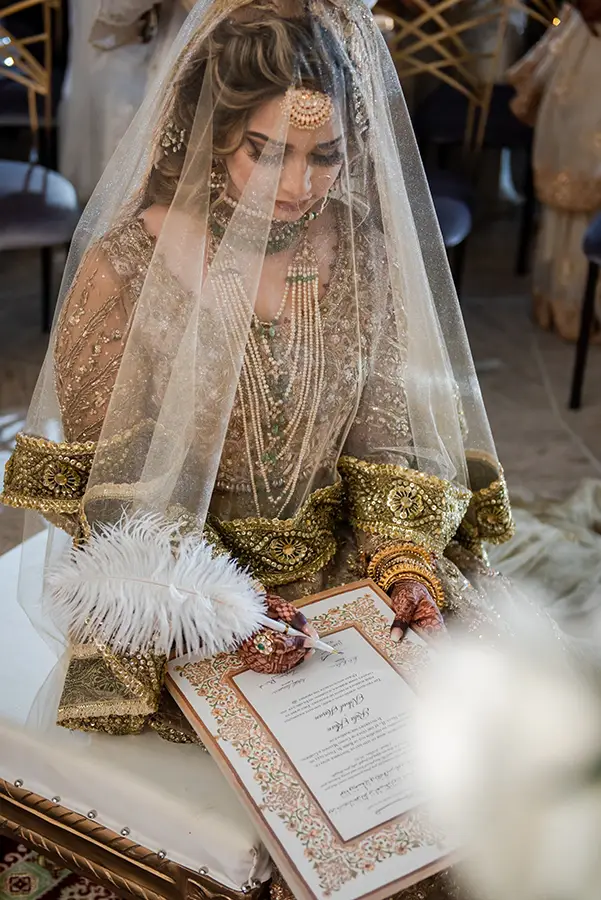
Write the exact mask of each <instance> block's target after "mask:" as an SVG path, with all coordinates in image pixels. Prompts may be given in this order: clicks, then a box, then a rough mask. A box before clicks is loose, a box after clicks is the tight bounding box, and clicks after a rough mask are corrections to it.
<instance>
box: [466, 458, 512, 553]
mask: <svg viewBox="0 0 601 900" xmlns="http://www.w3.org/2000/svg"><path fill="white" fill-rule="evenodd" d="M483 464H484V465H486V464H488V465H489V467H490V466H494V464H493V463H491V462H488V463H487V460H485V459H476V458H475V457H472V458H469V457H468V466H469V469H470V474H471V473H472V471H473V470H474V468H475V467H478V466H482V465H483ZM476 471H477V469H476ZM491 471H494V475H495V476H496V477H495V478H494V479H493V480H492V481H490V480H489V479H487V480H488V482H489V483H488V484H486V486H485V487H482V488H480V489H478V490H475V491H474V492H473V494H472V499H471V502H470V505H469V508H468V511H467V514H466V516H465V517H464V519H463V521H462V523H461V525H460V526H459V529H458V531H457V534H456V539H457V541H458V542H459V543H460V544H461V545H462V546H463V547H465V548H466V549H467V550H469V551H470V552H471V553H474V554H475V555H476V556H478V557H480V558H481V559H483V560H485V561H486V552H485V550H484V547H483V544H484V543H487V544H504V543H505V542H506V541H508V540H509V539H510V538H512V537H513V535H514V533H515V524H514V521H513V517H512V514H511V505H510V502H509V493H508V491H507V483H506V481H505V476H504V474H503V470H502V469H500V468H499V466H498V464H497V465H496V466H494V469H492V470H491ZM480 477H482V476H480ZM489 477H490V476H489ZM476 478H477V475H476ZM476 483H478V481H476Z"/></svg>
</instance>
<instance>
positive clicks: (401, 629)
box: [390, 580, 445, 642]
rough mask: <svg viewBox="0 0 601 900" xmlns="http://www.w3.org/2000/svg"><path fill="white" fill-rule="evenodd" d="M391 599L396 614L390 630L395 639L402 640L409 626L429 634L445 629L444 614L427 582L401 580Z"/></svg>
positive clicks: (391, 593) (394, 588)
mask: <svg viewBox="0 0 601 900" xmlns="http://www.w3.org/2000/svg"><path fill="white" fill-rule="evenodd" d="M390 599H391V600H392V609H393V612H394V615H395V618H394V621H393V623H392V627H391V631H390V635H391V637H392V640H393V641H395V642H398V641H400V640H401V639H402V638H403V637H404V635H405V633H406V631H407V629H408V628H409V627H413V628H416V629H418V630H421V631H425V632H426V633H428V634H432V633H434V632H437V631H444V630H445V624H444V619H443V618H442V614H441V612H440V610H439V609H438V606H437V605H436V603H435V601H434V599H433V598H432V595H431V594H430V591H429V590H428V588H427V587H426V586H425V584H422V583H421V582H419V581H409V580H403V581H399V582H397V583H396V584H395V585H394V586H393V588H392V590H391V592H390Z"/></svg>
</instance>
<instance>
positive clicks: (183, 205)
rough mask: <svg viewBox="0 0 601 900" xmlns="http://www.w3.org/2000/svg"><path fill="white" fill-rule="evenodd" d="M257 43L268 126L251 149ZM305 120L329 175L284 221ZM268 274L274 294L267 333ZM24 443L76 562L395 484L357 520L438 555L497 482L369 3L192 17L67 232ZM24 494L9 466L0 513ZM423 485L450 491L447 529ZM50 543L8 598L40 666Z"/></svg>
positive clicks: (459, 326) (53, 631) (48, 629)
mask: <svg viewBox="0 0 601 900" xmlns="http://www.w3.org/2000/svg"><path fill="white" fill-rule="evenodd" d="M282 21H284V22H286V23H288V28H287V31H286V35H287V37H286V35H281V34H280V31H282V28H283V26H282ZM291 22H292V24H290V23H291ZM266 23H267V24H266ZM266 29H267V31H269V29H271V30H270V31H269V35H268V36H269V38H270V39H269V40H267V38H266ZM250 33H252V34H253V35H254V39H255V40H256V41H258V42H259V43H260V42H261V41H262V40H264V41H265V43H264V47H265V50H264V53H263V55H262V56H260V62H259V63H258V65H259V68H260V70H261V77H262V79H263V82H264V83H265V85H266V87H265V88H264V97H263V98H260V99H262V101H263V102H264V103H265V104H268V103H271V104H272V108H273V109H274V110H276V112H275V113H274V115H273V117H272V129H271V132H270V134H269V136H268V137H269V140H262V139H258V141H257V140H255V143H254V144H253V145H252V146H251V147H246V144H245V143H244V142H245V137H244V134H245V128H246V127H247V121H248V108H249V106H252V104H253V103H255V105H256V100H257V98H256V96H255V95H254V94H253V85H251V84H244V83H237V82H236V78H237V77H239V76H238V74H237V73H239V72H240V71H242V68H243V67H242V62H243V61H244V60H243V52H242V49H241V48H243V47H244V46H245V44H244V41H245V40H247V39H248V35H249V34H250ZM291 34H292V35H293V38H294V40H293V41H292V43H291V40H292V39H291V38H290V35H291ZM261 46H263V44H262V45H261ZM270 48H271V49H270ZM291 48H292V49H291ZM291 91H292V94H291V93H290V92H291ZM290 98H292V99H290ZM276 101H277V103H276ZM274 104H275V105H274ZM303 104H305V106H303ZM278 111H279V112H278ZM303 116H308V120H306V119H304V118H303ZM307 121H308V122H309V126H310V127H312V128H314V129H315V133H316V134H318V133H319V128H321V127H323V128H325V129H326V131H327V135H326V138H327V139H326V138H324V140H323V146H322V145H321V144H319V145H318V148H317V150H311V163H310V164H311V168H312V170H313V171H314V172H315V173H316V176H315V177H318V175H319V173H320V172H321V171H324V172H325V171H326V170H328V171H330V170H331V169H332V168H335V169H336V176H335V178H333V179H332V184H331V185H330V189H329V191H328V192H327V193H325V195H324V197H323V198H322V202H320V203H319V204H317V205H316V206H315V207H312V208H311V210H310V211H309V212H307V213H306V214H305V215H304V216H303V218H302V220H298V218H297V219H289V220H286V217H285V216H284V217H282V214H281V204H280V200H281V197H280V195H279V191H280V190H281V185H282V184H285V182H286V179H289V178H292V177H293V176H294V172H293V169H294V165H295V161H294V158H293V157H292V156H290V153H289V147H288V143H289V141H288V136H289V130H290V129H292V128H293V127H294V128H295V129H296V130H297V131H298V133H299V134H306V133H308V131H307ZM325 133H326V132H325V131H324V134H325ZM243 145H244V146H245V147H246V151H245V152H247V153H248V154H251V153H252V154H253V162H254V163H255V164H254V165H253V166H252V167H251V170H250V173H249V175H248V177H247V178H246V180H245V182H244V184H243V186H242V188H241V189H240V190H239V191H238V196H237V197H236V198H235V201H233V202H232V201H231V198H230V197H227V196H226V189H227V188H226V185H225V182H224V172H226V171H227V166H228V161H229V159H230V156H231V153H232V152H233V151H238V152H240V147H241V146H243ZM278 204H280V206H278ZM282 248H283V250H284V252H283V253H282ZM279 257H281V258H282V259H285V260H286V264H285V265H284V266H283V269H282V274H283V275H284V276H285V278H283V279H282V283H285V285H286V287H285V292H284V295H283V297H282V304H281V307H280V310H275V311H274V310H272V311H271V313H270V314H269V315H266V314H265V311H264V308H263V306H262V303H263V299H264V295H265V294H266V293H269V290H268V288H269V284H267V285H266V280H265V279H266V277H267V274H266V273H269V272H275V271H277V259H278V258H279ZM274 260H276V261H275V262H274ZM267 281H269V279H268V278H267ZM276 307H277V304H276ZM19 440H20V442H21V445H20V446H21V452H26V453H27V454H29V455H28V456H27V459H28V460H29V463H28V466H29V468H28V472H29V474H31V472H35V473H36V476H35V477H36V478H37V479H38V482H36V484H38V488H36V490H38V489H39V492H42V493H43V492H44V491H45V492H46V494H45V495H44V496H45V498H46V499H45V500H44V502H43V503H41V502H38V503H37V504H35V503H33V502H32V503H30V505H31V506H37V509H38V510H40V509H41V510H42V512H44V515H45V516H46V519H47V520H49V521H50V522H51V523H52V526H55V525H59V526H61V528H62V529H63V531H66V532H67V533H69V534H70V535H71V537H75V538H76V539H77V540H80V541H81V540H85V539H86V538H87V537H89V535H90V534H93V533H94V532H95V531H96V530H97V529H98V528H99V527H101V526H107V525H109V526H110V525H114V524H115V523H118V522H119V521H121V520H122V516H123V514H124V512H125V513H126V515H128V516H130V515H141V514H147V513H149V514H150V513H151V514H155V515H158V516H160V517H163V518H166V519H167V520H168V521H176V520H177V521H182V520H185V521H187V522H188V523H191V527H193V529H194V530H195V531H196V532H198V533H201V532H203V533H204V534H205V535H206V534H208V533H211V529H212V528H216V527H217V524H219V527H220V528H221V533H222V537H223V536H224V535H226V536H227V535H228V534H231V533H233V531H234V525H235V527H236V528H237V529H238V532H240V530H242V531H243V528H242V526H240V522H243V521H244V520H246V519H247V518H249V517H250V518H252V519H253V521H260V522H263V521H275V520H278V521H281V522H288V521H292V520H295V517H298V516H299V515H300V514H301V513H303V511H304V510H306V509H307V504H308V503H309V502H313V503H315V502H316V501H315V500H313V501H312V500H311V498H316V497H317V498H320V497H322V500H323V502H322V500H320V501H319V502H320V503H322V507H323V504H324V503H325V499H323V498H324V497H326V495H323V494H320V491H325V492H328V491H330V490H332V489H334V490H336V489H337V488H336V486H337V485H339V484H340V478H341V476H340V471H346V472H347V475H348V478H349V479H350V480H351V481H352V480H353V479H354V481H355V483H357V482H358V481H359V482H360V481H361V480H362V479H363V482H364V481H365V479H367V480H368V481H369V478H370V477H371V474H372V470H371V469H370V468H369V467H370V466H372V465H373V464H375V466H377V467H378V466H379V467H382V466H391V467H402V469H403V471H405V472H407V471H408V472H409V473H413V476H414V477H413V476H411V478H410V479H409V482H408V484H407V485H406V486H404V487H402V486H397V487H394V488H391V489H390V490H389V491H388V492H387V494H386V496H385V497H384V500H383V501H382V509H381V511H378V510H377V509H375V506H374V507H373V509H371V513H370V514H372V513H373V516H374V517H375V518H376V519H377V517H378V516H380V517H381V518H383V517H384V516H385V515H386V516H388V515H394V516H396V519H395V521H396V522H397V523H399V524H398V528H399V529H402V528H404V527H405V526H407V527H409V525H411V521H410V520H411V517H414V518H415V517H417V519H416V520H419V521H422V520H425V519H427V517H428V516H427V515H426V514H429V515H430V519H431V520H432V522H434V526H433V527H434V528H435V530H436V528H438V532H437V533H439V534H440V533H441V530H442V532H444V531H445V529H447V530H448V529H449V527H450V526H449V524H448V522H447V518H448V517H449V516H450V519H449V521H451V520H452V519H453V516H452V515H451V513H449V512H448V510H449V509H451V507H452V509H454V510H455V511H456V510H457V509H460V508H461V509H463V511H465V509H466V508H467V504H468V503H469V497H470V496H471V493H470V492H471V491H474V490H478V489H480V488H482V487H486V486H487V485H488V484H489V483H490V482H491V481H492V480H493V479H495V478H497V477H498V475H499V472H500V469H499V467H498V464H497V463H496V455H495V450H494V445H493V441H492V437H491V433H490V429H489V425H488V421H487V417H486V413H485V410H484V407H483V403H482V398H481V394H480V389H479V386H478V382H477V378H476V374H475V371H474V365H473V362H472V358H471V355H470V350H469V347H468V342H467V337H466V333H465V328H464V324H463V320H462V316H461V311H460V308H459V304H458V300H457V296H456V293H455V289H454V285H453V282H452V279H451V275H450V271H449V266H448V263H447V258H446V253H445V250H444V247H443V243H442V239H441V235H440V231H439V227H438V224H437V220H436V216H435V212H434V208H433V204H432V199H431V196H430V192H429V189H428V186H427V183H426V180H425V176H424V172H423V168H422V164H421V161H420V157H419V154H418V151H417V147H416V143H415V139H414V134H413V129H412V126H411V122H410V119H409V116H408V113H407V109H406V106H405V103H404V100H403V95H402V92H401V88H400V85H399V81H398V77H397V74H396V71H395V69H394V66H393V62H392V60H391V58H390V55H389V52H388V50H387V47H386V45H385V42H384V40H383V38H382V36H381V35H380V33H379V31H378V29H377V27H376V25H375V23H374V21H373V17H372V15H371V13H370V12H369V10H368V9H367V7H366V6H365V4H364V3H363V2H362V0H250V2H241V0H199V2H198V3H197V4H196V6H195V7H194V9H193V10H192V11H191V12H190V14H189V16H188V18H187V20H186V22H185V25H184V27H183V29H182V31H181V33H180V35H179V37H178V38H177V40H176V41H175V43H174V45H173V47H172V48H171V51H170V54H169V57H168V59H166V60H165V62H164V64H163V66H162V69H161V71H160V72H159V73H158V75H157V77H156V81H155V84H154V85H153V86H152V87H151V89H150V90H149V92H148V95H147V98H146V100H145V101H144V104H143V106H142V108H141V109H140V111H139V113H138V114H137V116H136V118H135V120H134V122H133V124H132V125H131V127H130V129H129V131H128V132H127V134H126V136H125V138H124V140H123V141H122V143H121V145H120V146H119V148H118V150H117V152H116V154H115V156H114V158H113V160H112V161H111V163H110V165H109V166H108V169H107V170H106V173H105V175H104V177H103V178H102V180H101V182H100V184H99V185H98V188H97V190H96V191H95V193H94V195H93V197H92V199H91V201H90V203H89V205H88V207H87V209H86V211H85V213H84V215H83V217H82V219H81V222H80V224H79V227H78V229H77V232H76V235H75V238H74V241H73V245H72V249H71V252H70V254H69V258H68V262H67V266H66V270H65V275H64V279H63V284H62V288H61V294H60V300H59V304H58V309H57V313H56V318H55V323H54V328H53V332H52V335H51V339H50V346H49V350H48V355H47V358H46V361H45V363H44V366H43V370H42V372H41V375H40V379H39V382H38V385H37V388H36V391H35V395H34V398H33V402H32V404H31V409H30V412H29V416H28V420H27V426H26V431H25V434H24V435H22V436H21V437H20V439H19ZM57 444H58V447H59V450H58V451H53V452H54V453H55V455H54V456H53V457H52V458H50V457H49V453H50V448H51V447H55V448H56V446H57ZM61 448H62V449H61ZM18 449H19V448H18ZM341 459H343V463H341V462H340V461H341ZM49 460H50V461H49ZM358 461H360V462H358ZM345 466H346V469H345ZM36 467H37V468H36ZM373 471H376V475H377V472H381V471H382V469H381V468H380V469H378V470H373ZM386 471H392V470H386ZM23 477H25V476H23ZM27 477H29V475H28V476H27ZM374 477H376V476H374ZM377 477H380V476H379V475H377ZM18 479H19V472H18V465H17V463H16V462H13V464H12V469H11V470H10V471H9V477H8V483H7V486H6V488H5V495H4V499H5V501H7V502H10V500H11V490H12V491H16V490H17V487H18V486H17V487H16V486H15V484H16V482H17V481H18ZM420 479H422V480H421V481H420ZM428 479H440V480H442V481H444V482H445V483H446V484H448V485H450V486H451V489H452V491H454V494H453V498H454V499H453V501H452V503H451V501H449V503H450V504H451V506H449V507H448V508H446V511H445V512H444V516H442V518H441V521H440V522H438V514H439V511H438V510H437V509H436V506H435V504H434V510H432V508H431V507H432V504H433V501H428V502H431V506H430V507H429V508H426V507H425V506H424V503H425V501H424V500H423V499H420V498H422V497H423V494H422V493H421V491H422V487H423V486H426V487H427V485H428V484H429V483H430V482H429V481H428ZM25 480H26V479H25ZM363 482H362V483H363ZM327 496H329V495H327ZM466 498H467V499H466ZM426 499H427V498H426ZM374 503H375V501H374ZM453 503H454V504H455V506H453ZM420 504H422V505H421V506H420ZM21 505H27V503H22V504H21ZM367 505H368V507H369V502H368V504H367ZM375 505H377V504H375ZM312 510H313V512H312V515H313V516H314V518H315V515H316V514H315V510H314V507H312ZM322 513H323V510H322ZM322 513H320V515H321V514H322ZM447 513H448V515H447ZM303 514H304V513H303ZM420 516H421V518H420ZM445 517H447V518H445ZM459 519H461V515H460V516H459ZM443 520H444V521H443ZM312 521H313V520H312ZM437 522H438V525H436V523H437ZM455 524H457V523H455ZM52 526H51V528H50V529H49V535H50V540H49V544H48V550H47V553H46V560H45V565H44V567H42V566H41V565H38V564H36V563H35V561H32V560H29V561H26V565H24V566H23V576H22V597H23V603H24V605H25V607H26V609H27V611H28V613H29V615H30V616H31V618H32V619H33V620H34V622H35V623H36V625H37V626H38V627H39V628H40V629H41V630H42V631H43V633H44V634H45V635H46V636H47V638H48V640H51V641H52V642H53V646H54V647H55V648H57V653H58V652H60V649H61V647H62V646H63V645H64V644H65V643H66V641H67V638H66V636H65V637H63V635H62V634H59V633H58V632H57V628H56V625H55V624H53V620H52V616H51V615H50V613H49V611H48V608H47V605H45V604H44V602H43V600H42V597H43V582H44V571H48V567H49V566H51V563H52V560H53V559H54V558H55V557H56V556H57V555H58V553H59V552H60V551H61V547H62V546H64V544H65V543H66V542H67V541H68V538H67V536H66V535H65V534H61V533H60V532H59V531H58V530H57V529H55V528H54V527H52ZM32 527H33V526H32V524H31V523H30V524H29V526H28V528H29V529H30V530H31V529H32ZM228 529H229V530H228ZM450 536H452V532H451V535H450ZM447 537H449V536H447ZM274 541H275V543H274ZM274 541H272V544H273V547H274V548H275V546H276V544H277V540H275V539H274ZM270 546H271V545H270ZM280 549H281V553H282V554H284V556H285V555H286V554H288V555H290V554H294V553H297V552H298V553H299V554H300V557H299V558H301V557H302V554H303V553H306V552H308V551H307V550H306V548H305V549H303V548H302V547H301V548H300V549H298V548H297V549H294V548H292V549H290V548H289V547H288V546H287V545H285V546H283V549H282V548H280ZM274 552H275V550H274ZM239 558H240V559H241V561H242V562H244V561H245V560H244V557H243V555H242V554H241V555H240V556H239ZM274 566H275V569H274V571H275V570H277V565H276V564H275V563H274ZM280 569H281V566H280ZM263 582H264V583H266V584H267V583H269V581H268V579H267V578H264V579H263ZM272 583H277V580H276V579H275V576H274V578H273V579H272ZM61 630H62V631H64V630H65V629H60V628H59V631H61Z"/></svg>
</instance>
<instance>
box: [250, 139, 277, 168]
mask: <svg viewBox="0 0 601 900" xmlns="http://www.w3.org/2000/svg"><path fill="white" fill-rule="evenodd" d="M247 142H248V146H249V149H248V151H247V153H248V155H249V156H250V158H251V159H252V160H253V161H254V162H258V163H261V164H262V165H265V166H277V165H279V164H280V160H281V156H280V154H279V153H278V154H269V153H264V152H263V148H262V147H259V146H258V144H255V143H254V142H253V141H251V140H249V139H248V138H247Z"/></svg>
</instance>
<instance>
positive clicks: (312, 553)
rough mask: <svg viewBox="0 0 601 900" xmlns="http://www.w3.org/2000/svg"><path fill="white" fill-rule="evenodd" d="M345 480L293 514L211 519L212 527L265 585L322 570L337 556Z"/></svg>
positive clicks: (318, 493)
mask: <svg viewBox="0 0 601 900" xmlns="http://www.w3.org/2000/svg"><path fill="white" fill-rule="evenodd" d="M342 503H343V487H342V483H341V482H337V483H336V484H333V485H329V486H328V487H324V488H320V489H318V490H316V491H314V492H313V493H312V494H311V496H310V497H309V499H308V500H307V502H306V503H305V505H304V506H303V507H302V508H301V509H300V511H299V512H298V514H297V515H296V516H295V517H294V518H293V519H261V518H247V519H232V520H231V521H229V522H224V521H218V520H217V519H210V521H209V525H210V527H211V528H212V529H213V530H214V531H215V532H216V533H217V535H218V536H219V538H220V539H221V541H222V543H223V544H224V545H225V547H226V548H227V549H228V550H229V551H230V553H231V554H232V556H233V557H234V558H235V559H237V560H238V562H239V563H240V565H242V566H248V568H249V569H250V571H251V572H252V573H253V575H254V576H255V577H256V578H258V579H259V581H260V582H261V583H262V584H263V585H264V586H265V587H277V586H278V585H282V584H290V583H292V582H293V581H299V580H300V579H302V578H308V577H309V576H311V575H314V574H315V573H316V572H319V570H320V569H322V568H323V567H324V566H325V565H327V563H328V562H329V561H330V560H331V559H332V558H333V556H334V555H335V553H336V549H337V544H336V537H335V528H336V524H337V523H338V521H339V520H340V519H341V517H342Z"/></svg>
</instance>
